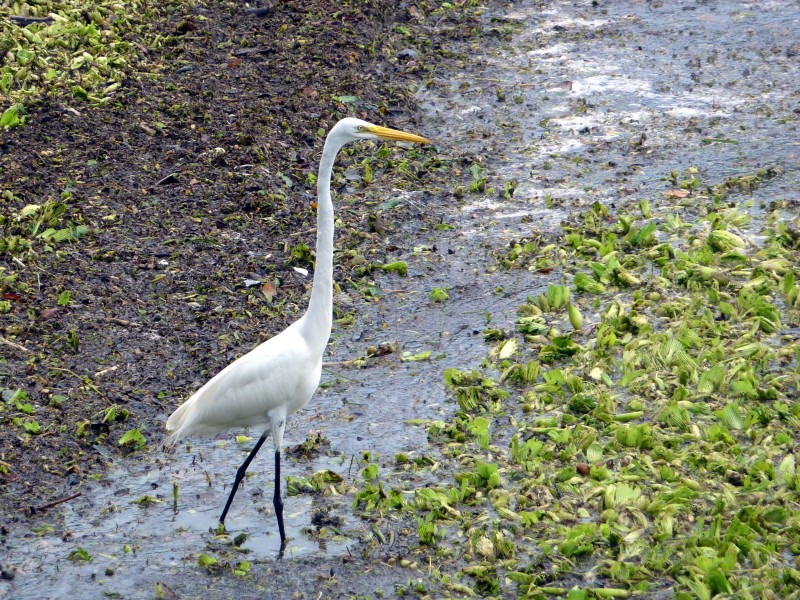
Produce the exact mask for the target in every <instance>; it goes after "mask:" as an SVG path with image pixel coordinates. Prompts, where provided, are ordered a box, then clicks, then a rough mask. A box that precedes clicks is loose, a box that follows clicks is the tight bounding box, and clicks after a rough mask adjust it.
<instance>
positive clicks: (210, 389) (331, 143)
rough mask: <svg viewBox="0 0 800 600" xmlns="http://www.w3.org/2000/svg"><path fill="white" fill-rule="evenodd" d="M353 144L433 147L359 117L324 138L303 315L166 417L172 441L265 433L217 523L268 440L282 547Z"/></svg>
mask: <svg viewBox="0 0 800 600" xmlns="http://www.w3.org/2000/svg"><path fill="white" fill-rule="evenodd" d="M357 140H398V141H405V142H417V143H420V144H426V143H430V142H429V141H428V140H426V139H425V138H423V137H420V136H418V135H413V134H411V133H404V132H402V131H397V130H394V129H388V128H386V127H379V126H377V125H372V124H371V123H367V122H366V121H362V120H360V119H352V118H347V119H342V120H341V121H339V122H338V123H337V124H336V125H335V126H334V127H333V129H331V130H330V132H329V133H328V137H327V138H326V139H325V147H324V148H323V150H322V158H321V159H320V164H319V176H318V178H317V197H318V203H317V261H316V268H315V270H314V281H313V284H312V288H311V300H310V301H309V304H308V310H307V311H306V313H305V314H304V315H303V316H302V317H300V319H299V320H297V321H296V322H294V323H292V324H291V325H290V326H289V327H287V328H286V329H285V330H284V331H282V332H281V333H279V334H278V335H276V336H275V337H273V338H270V339H269V340H267V341H266V342H264V343H263V344H261V345H260V346H258V347H256V348H255V349H254V350H252V351H251V352H248V353H247V354H245V355H244V356H242V357H241V358H239V359H238V360H236V361H234V362H232V363H231V364H230V365H228V366H227V367H225V368H224V369H223V370H222V371H220V372H219V373H218V374H217V375H216V376H214V377H213V378H212V379H210V380H209V381H208V382H207V383H206V384H205V385H203V386H202V387H201V388H200V389H199V390H197V391H196V392H195V393H194V394H193V395H192V396H191V397H190V398H189V399H188V400H187V401H186V402H184V403H183V404H182V405H181V406H180V407H179V408H178V409H177V410H176V411H175V412H174V413H172V416H170V418H169V419H168V420H167V430H168V431H169V432H171V436H170V437H171V442H173V443H174V442H177V441H179V440H181V439H183V438H185V437H186V436H189V435H192V434H200V435H209V434H214V433H217V432H220V431H224V430H226V429H230V428H232V427H255V428H257V429H259V430H261V431H263V433H262V435H261V437H260V438H259V440H258V441H257V442H256V445H255V446H254V447H253V450H252V451H251V452H250V454H249V455H248V456H247V458H246V459H245V461H244V462H243V463H242V465H241V466H240V467H239V469H238V470H237V471H236V478H235V479H234V482H233V487H232V488H231V492H230V496H228V501H227V502H226V503H225V508H224V509H223V511H222V515H221V516H220V518H219V522H220V523H221V524H223V525H224V523H225V515H226V514H227V513H228V509H229V508H230V505H231V502H232V501H233V497H234V496H235V495H236V490H237V489H238V487H239V483H240V482H241V481H242V478H243V477H244V475H245V472H246V471H247V467H248V466H249V465H250V463H251V462H252V460H253V458H254V457H255V455H256V453H257V452H258V451H259V449H260V448H261V446H262V445H263V444H264V441H265V440H266V439H267V436H268V435H269V434H270V433H272V443H273V446H274V449H275V494H274V496H273V504H274V506H275V516H276V517H277V519H278V531H279V532H280V536H281V548H283V546H284V545H285V543H286V533H285V531H284V527H283V501H282V500H281V487H280V478H281V472H280V469H281V445H282V443H283V431H284V427H285V426H286V418H287V417H288V416H289V415H291V414H293V413H295V412H297V411H298V410H300V409H301V408H303V407H304V406H305V405H306V404H307V403H308V401H309V400H310V399H311V396H312V395H313V393H314V391H315V390H316V389H317V385H318V384H319V379H320V374H321V372H322V352H323V351H324V350H325V346H326V345H327V343H328V338H329V337H330V333H331V320H332V318H333V203H332V202H331V191H330V188H331V185H330V184H331V172H332V171H333V162H334V160H335V159H336V155H337V154H338V152H339V150H340V149H341V148H342V146H344V145H345V144H347V143H348V142H355V141H357Z"/></svg>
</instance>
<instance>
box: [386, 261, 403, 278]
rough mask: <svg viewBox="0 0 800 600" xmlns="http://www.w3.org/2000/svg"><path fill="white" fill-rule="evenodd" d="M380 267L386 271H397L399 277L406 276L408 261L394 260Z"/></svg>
mask: <svg viewBox="0 0 800 600" xmlns="http://www.w3.org/2000/svg"><path fill="white" fill-rule="evenodd" d="M381 269H383V270H384V271H388V272H393V273H397V274H398V275H400V277H406V276H408V263H407V262H406V261H404V260H396V261H394V262H390V263H386V264H385V265H382V266H381Z"/></svg>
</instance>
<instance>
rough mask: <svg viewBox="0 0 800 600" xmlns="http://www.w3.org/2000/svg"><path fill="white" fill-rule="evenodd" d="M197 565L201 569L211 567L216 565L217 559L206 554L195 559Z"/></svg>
mask: <svg viewBox="0 0 800 600" xmlns="http://www.w3.org/2000/svg"><path fill="white" fill-rule="evenodd" d="M197 564H199V565H200V566H201V567H211V566H213V565H216V564H217V559H216V558H214V557H213V556H209V555H208V554H201V555H200V556H198V557H197Z"/></svg>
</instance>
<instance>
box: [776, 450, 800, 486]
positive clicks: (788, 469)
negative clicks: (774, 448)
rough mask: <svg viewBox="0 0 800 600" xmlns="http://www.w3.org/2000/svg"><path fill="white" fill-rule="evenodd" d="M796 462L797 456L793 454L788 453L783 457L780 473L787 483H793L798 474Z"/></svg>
mask: <svg viewBox="0 0 800 600" xmlns="http://www.w3.org/2000/svg"><path fill="white" fill-rule="evenodd" d="M796 468H797V467H796V464H795V458H794V455H793V454H787V455H786V456H784V457H783V460H782V461H781V464H780V465H779V466H778V474H779V475H780V477H781V480H782V481H783V482H784V483H785V484H787V485H791V484H792V482H793V481H794V479H795V474H796Z"/></svg>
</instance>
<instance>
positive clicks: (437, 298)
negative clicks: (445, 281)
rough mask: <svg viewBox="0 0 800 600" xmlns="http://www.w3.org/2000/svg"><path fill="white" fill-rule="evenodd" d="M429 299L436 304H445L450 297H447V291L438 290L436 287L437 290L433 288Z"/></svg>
mask: <svg viewBox="0 0 800 600" xmlns="http://www.w3.org/2000/svg"><path fill="white" fill-rule="evenodd" d="M428 297H429V298H430V299H431V300H433V301H434V302H444V301H445V300H447V299H448V298H449V297H450V296H448V295H447V292H445V291H444V290H443V289H442V288H438V287H436V288H433V289H432V290H431V293H430V294H428Z"/></svg>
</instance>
